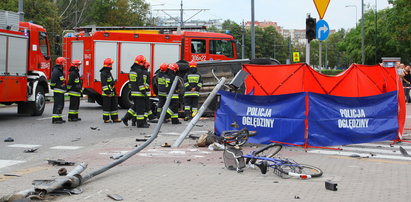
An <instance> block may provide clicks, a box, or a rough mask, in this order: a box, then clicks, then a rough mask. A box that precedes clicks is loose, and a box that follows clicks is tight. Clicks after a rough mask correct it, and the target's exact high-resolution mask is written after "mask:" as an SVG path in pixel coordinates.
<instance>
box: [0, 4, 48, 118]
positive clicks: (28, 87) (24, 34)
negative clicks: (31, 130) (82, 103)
mask: <svg viewBox="0 0 411 202" xmlns="http://www.w3.org/2000/svg"><path fill="white" fill-rule="evenodd" d="M18 19H19V18H18V14H17V13H14V12H10V11H2V10H0V103H2V104H6V105H10V104H13V103H17V104H18V113H25V114H26V113H28V114H31V115H35V116H39V115H41V114H43V111H44V107H45V102H46V98H45V93H48V92H49V89H50V88H49V85H48V82H47V81H48V79H49V77H50V67H51V60H50V47H49V43H48V38H47V34H46V30H45V29H44V28H43V27H42V26H40V25H35V24H33V23H28V22H19V20H18Z"/></svg>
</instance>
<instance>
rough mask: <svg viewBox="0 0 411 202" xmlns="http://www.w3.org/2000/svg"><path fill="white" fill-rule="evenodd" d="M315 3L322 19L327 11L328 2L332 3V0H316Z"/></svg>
mask: <svg viewBox="0 0 411 202" xmlns="http://www.w3.org/2000/svg"><path fill="white" fill-rule="evenodd" d="M314 4H315V8H317V12H318V15H319V16H320V19H323V18H324V15H325V12H326V11H327V8H328V4H330V0H314Z"/></svg>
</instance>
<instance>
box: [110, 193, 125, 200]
mask: <svg viewBox="0 0 411 202" xmlns="http://www.w3.org/2000/svg"><path fill="white" fill-rule="evenodd" d="M107 196H108V197H109V198H111V199H113V200H115V201H122V200H123V197H121V196H120V195H118V194H107Z"/></svg>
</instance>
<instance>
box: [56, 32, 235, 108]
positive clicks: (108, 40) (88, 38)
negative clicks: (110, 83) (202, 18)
mask: <svg viewBox="0 0 411 202" xmlns="http://www.w3.org/2000/svg"><path fill="white" fill-rule="evenodd" d="M119 29H121V28H119ZM151 31H152V30H151ZM137 55H144V56H145V57H146V58H147V61H149V62H150V63H151V67H150V69H149V71H150V77H151V78H152V77H153V76H154V73H155V72H156V71H157V70H158V69H159V66H160V64H161V63H175V62H177V61H180V60H185V61H191V60H195V61H205V60H232V59H236V55H237V53H236V43H235V41H234V38H233V37H232V36H231V35H227V34H221V33H209V32H192V31H181V32H180V33H177V32H176V31H174V32H169V34H167V33H160V32H157V33H152V32H151V33H147V31H142V30H104V31H95V32H84V31H83V32H76V33H69V34H66V35H65V36H64V43H63V56H64V57H65V58H66V59H67V60H68V62H70V61H72V60H82V61H83V64H84V65H83V67H82V68H81V70H80V72H81V74H82V79H83V87H84V94H87V95H88V99H89V101H96V102H97V103H99V104H101V103H102V98H101V90H102V89H101V82H100V69H101V68H102V66H103V60H104V59H105V58H112V59H113V60H114V61H115V63H114V64H113V70H112V71H111V72H112V74H113V76H114V78H115V79H116V80H117V81H116V86H115V89H116V93H117V95H118V96H119V98H120V99H119V104H120V106H121V107H123V108H129V107H130V106H131V101H130V96H129V94H130V90H129V87H128V73H129V71H130V67H131V66H132V64H133V62H134V59H135V57H136V56H137Z"/></svg>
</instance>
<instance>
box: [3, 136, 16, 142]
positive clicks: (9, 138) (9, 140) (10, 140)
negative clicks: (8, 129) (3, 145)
mask: <svg viewBox="0 0 411 202" xmlns="http://www.w3.org/2000/svg"><path fill="white" fill-rule="evenodd" d="M4 142H14V139H13V138H11V137H8V138H6V139H4Z"/></svg>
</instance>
